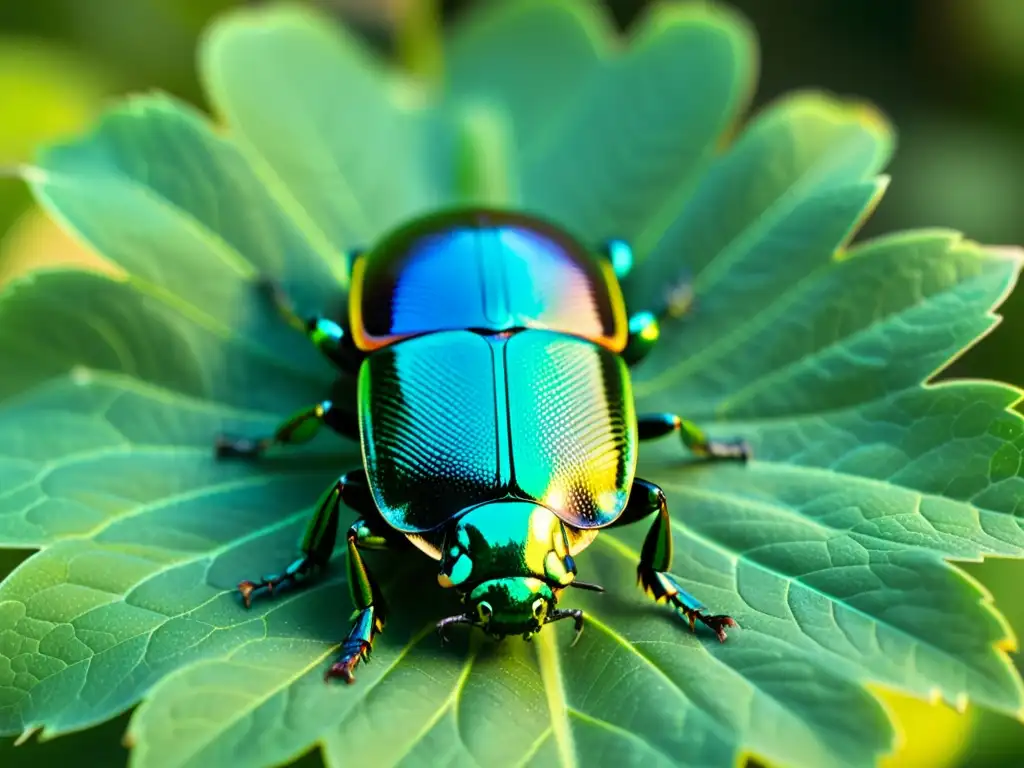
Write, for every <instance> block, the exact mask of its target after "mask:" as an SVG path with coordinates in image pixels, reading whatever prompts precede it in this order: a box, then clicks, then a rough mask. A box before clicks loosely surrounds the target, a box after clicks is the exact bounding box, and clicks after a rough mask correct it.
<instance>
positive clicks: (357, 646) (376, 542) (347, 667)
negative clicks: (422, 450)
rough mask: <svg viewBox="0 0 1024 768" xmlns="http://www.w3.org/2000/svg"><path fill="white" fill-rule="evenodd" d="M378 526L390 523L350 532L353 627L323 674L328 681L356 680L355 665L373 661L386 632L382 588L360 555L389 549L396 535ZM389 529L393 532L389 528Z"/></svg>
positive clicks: (362, 525) (375, 522)
mask: <svg viewBox="0 0 1024 768" xmlns="http://www.w3.org/2000/svg"><path fill="white" fill-rule="evenodd" d="M379 526H384V528H387V524H386V523H384V522H383V521H382V520H380V519H379V518H376V519H374V518H370V519H368V520H357V521H356V522H355V523H354V524H353V525H352V527H351V528H349V530H348V586H349V592H350V594H351V596H352V604H353V605H354V606H355V611H354V612H353V614H352V617H351V618H352V628H351V629H350V630H349V633H348V635H347V636H346V637H345V640H344V642H342V644H341V653H340V654H339V655H338V659H337V661H335V662H334V664H332V665H331V666H330V668H329V669H328V670H327V673H326V674H325V675H324V679H325V680H330V679H331V678H335V677H340V678H341V679H343V680H344V681H345V682H346V683H349V684H351V683H354V682H355V681H356V678H355V675H354V674H353V672H354V670H355V668H356V665H357V664H358V663H359V662H360V661H363V662H366V661H369V660H370V654H371V653H372V651H373V640H374V638H376V637H377V635H378V634H380V633H381V632H383V631H384V624H385V622H386V620H387V605H386V604H385V602H384V597H383V595H381V592H380V587H379V586H378V585H377V581H376V580H375V579H374V577H373V574H372V573H370V569H369V568H368V567H367V565H366V563H365V562H364V561H363V558H362V555H360V553H359V550H360V549H388V548H389V546H390V544H391V540H392V538H393V536H389V535H388V532H387V531H384V530H382V529H380V527H379ZM389 530H390V529H389Z"/></svg>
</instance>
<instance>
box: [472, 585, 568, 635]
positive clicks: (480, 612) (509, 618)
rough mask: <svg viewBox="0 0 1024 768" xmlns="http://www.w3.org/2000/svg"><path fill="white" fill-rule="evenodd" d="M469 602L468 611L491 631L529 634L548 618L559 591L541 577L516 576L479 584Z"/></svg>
mask: <svg viewBox="0 0 1024 768" xmlns="http://www.w3.org/2000/svg"><path fill="white" fill-rule="evenodd" d="M466 604H467V605H468V606H469V611H468V612H467V613H468V615H470V616H474V617H475V622H476V623H478V624H479V625H480V626H481V627H482V628H483V630H484V631H485V632H487V633H488V634H489V635H495V636H496V637H504V636H505V635H523V636H525V637H529V636H530V635H532V634H533V633H535V632H537V631H538V630H539V629H540V628H541V626H542V625H543V624H544V622H545V621H546V620H547V617H548V613H549V612H550V611H551V609H552V608H553V607H554V604H555V595H554V593H553V592H552V591H551V587H549V586H548V585H547V584H545V583H544V582H543V581H541V580H540V579H535V578H532V577H528V576H512V577H508V578H504V579H491V580H490V581H485V582H483V583H482V584H479V585H477V586H476V588H475V589H473V591H472V592H470V593H469V594H468V595H467V596H466Z"/></svg>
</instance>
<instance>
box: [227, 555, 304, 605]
mask: <svg viewBox="0 0 1024 768" xmlns="http://www.w3.org/2000/svg"><path fill="white" fill-rule="evenodd" d="M314 565H315V563H314V562H313V561H312V560H311V559H309V558H306V557H304V558H301V559H299V560H296V561H295V562H293V563H292V564H291V565H289V566H288V568H286V569H285V571H284V573H281V574H278V575H276V576H264V577H263V578H262V579H260V580H259V581H249V580H248V579H246V580H244V581H240V582H239V583H238V591H239V593H240V594H241V595H242V602H243V603H245V607H246V608H251V607H252V598H253V595H254V594H256V593H257V592H259V591H261V590H266V592H267V593H268V594H271V595H273V594H274V590H275V589H277V588H278V587H280V586H284V585H286V584H290V583H291V582H293V581H298V580H299V579H300V578H301V577H303V576H305V575H306V574H307V573H309V572H310V571H312V570H313V567H314Z"/></svg>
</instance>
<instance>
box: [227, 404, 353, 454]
mask: <svg viewBox="0 0 1024 768" xmlns="http://www.w3.org/2000/svg"><path fill="white" fill-rule="evenodd" d="M324 424H326V425H327V426H329V427H331V428H332V429H333V430H335V431H336V432H338V433H340V434H342V435H344V436H345V437H347V438H349V439H352V440H358V439H359V422H358V421H357V420H356V418H355V416H354V415H353V414H352V413H351V412H348V411H345V410H344V409H342V408H338V407H337V406H336V405H334V403H332V402H331V401H330V400H324V401H323V402H321V403H317V404H316V405H312V406H310V407H308V408H303V409H302V410H301V411H298V412H297V413H294V414H292V415H291V416H290V417H288V418H287V419H286V420H285V421H284V422H282V424H281V425H280V426H279V427H278V428H277V429H276V430H275V431H274V434H273V435H270V436H269V437H260V438H245V437H238V438H232V437H226V436H224V435H220V436H218V437H217V439H216V442H215V451H216V454H217V456H218V457H219V458H229V457H230V458H236V457H241V458H254V457H256V456H261V455H262V454H263V453H264V452H265V451H266V450H267V449H268V448H270V447H271V446H273V445H300V444H302V443H308V442H309V441H310V440H312V439H313V438H314V437H315V436H316V434H317V433H318V432H319V431H320V427H322V426H323V425H324Z"/></svg>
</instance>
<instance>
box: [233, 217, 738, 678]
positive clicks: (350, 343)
mask: <svg viewBox="0 0 1024 768" xmlns="http://www.w3.org/2000/svg"><path fill="white" fill-rule="evenodd" d="M632 266H633V254H632V250H631V248H630V246H629V245H628V243H626V242H625V241H622V240H610V241H608V242H607V243H605V244H604V245H602V246H600V247H596V248H590V247H587V246H585V245H584V243H583V242H582V241H580V240H578V239H577V238H575V237H574V236H573V235H571V234H569V233H568V232H566V231H565V230H563V229H562V228H560V227H559V226H557V225H555V224H554V223H552V222H549V221H547V220H544V219H542V218H540V217H537V216H534V215H527V214H525V213H521V212H515V211H507V210H499V209H486V208H460V209H453V210H447V211H441V212H436V213H433V214H429V215H425V216H422V217H420V218H418V219H415V220H413V221H411V222H409V223H407V224H405V225H404V226H401V227H399V228H397V229H395V230H393V231H392V232H390V233H389V234H387V235H385V236H384V237H383V238H381V240H380V241H379V242H377V243H376V244H375V245H374V246H373V247H372V248H370V249H368V250H365V251H355V252H353V253H352V254H351V256H350V259H349V267H350V278H351V279H350V290H349V295H348V301H347V304H348V313H347V314H348V317H347V318H342V319H341V320H340V321H339V320H335V319H331V318H330V317H325V316H311V317H309V318H308V319H303V318H300V316H299V315H298V314H297V313H296V311H295V309H294V307H293V306H292V305H291V303H290V301H289V299H288V297H287V296H286V294H285V293H284V291H283V289H282V288H281V287H280V286H278V285H276V284H275V283H273V282H270V281H264V282H263V283H262V284H263V286H264V287H265V288H266V290H267V292H268V294H269V296H270V298H271V299H272V302H273V303H274V304H275V305H276V307H277V309H278V310H279V311H280V313H281V314H282V315H283V316H284V317H285V318H286V319H287V320H288V321H289V322H290V323H291V324H292V325H294V326H295V327H296V328H298V329H300V330H302V331H303V332H304V333H305V334H306V335H307V336H308V338H309V339H310V340H311V341H312V343H313V344H314V345H316V347H317V348H318V349H319V350H320V351H321V352H322V353H323V354H325V355H326V356H327V357H328V358H329V359H330V360H331V361H332V362H333V363H334V364H335V365H336V367H337V368H338V369H339V370H340V373H341V376H343V377H344V376H354V377H356V381H357V396H356V402H355V403H339V402H333V401H330V400H325V401H323V402H320V403H317V404H315V405H313V406H311V407H308V408H305V409H303V410H301V411H299V412H298V413H296V414H295V415H293V416H292V417H290V418H289V419H287V420H286V421H285V422H284V423H282V424H281V425H280V427H279V428H278V429H277V430H276V431H275V432H274V433H273V434H272V435H270V436H268V437H265V438H260V439H247V438H230V437H224V436H221V437H219V438H218V439H217V455H218V456H220V457H222V458H226V457H249V458H252V457H256V456H259V455H261V454H263V453H264V452H265V451H266V450H268V449H269V448H271V447H272V446H275V445H291V444H299V443H304V442H307V441H308V440H310V439H311V438H312V437H313V436H314V435H315V434H316V433H317V432H318V431H319V430H320V428H321V427H322V426H323V425H326V426H327V427H329V428H332V429H333V430H335V431H337V432H339V433H340V434H342V435H343V436H346V437H349V438H351V439H353V440H359V441H360V443H361V448H362V458H363V466H362V467H361V468H358V469H354V470H352V471H349V472H347V473H346V474H344V475H342V476H341V477H340V478H339V479H338V480H337V481H336V482H335V483H334V484H333V485H332V486H331V487H330V488H329V489H328V490H327V491H326V492H325V493H324V494H323V496H322V497H321V499H320V501H319V503H318V504H317V507H316V512H315V514H314V515H313V518H312V520H311V521H310V523H309V525H308V527H307V529H306V533H305V535H304V537H303V540H302V545H301V555H300V556H299V558H298V559H296V560H295V561H294V562H292V563H291V564H290V565H289V566H287V567H286V568H285V569H284V570H283V571H282V572H281V573H279V574H276V575H271V576H265V577H263V578H262V579H260V580H258V581H249V580H245V581H242V582H241V583H240V584H239V585H238V589H239V591H240V592H241V595H242V597H243V600H244V603H245V605H246V607H249V606H251V601H252V597H253V595H254V594H255V593H257V592H263V591H269V592H273V590H274V589H275V588H276V587H279V586H281V585H283V584H287V583H290V582H296V581H301V580H304V579H306V578H307V577H310V576H313V575H314V574H316V573H318V572H321V571H323V570H324V569H325V568H326V567H327V565H328V561H329V559H330V557H331V554H332V552H333V551H334V548H335V543H336V537H337V531H338V524H339V513H340V508H341V506H342V505H344V506H346V507H348V508H350V509H351V510H353V511H354V512H355V513H356V514H358V515H359V518H358V519H357V520H356V521H355V522H354V523H353V524H352V525H351V526H350V527H349V529H348V532H347V536H346V541H347V570H348V583H349V587H350V591H351V597H352V601H353V603H354V606H355V612H354V613H353V620H352V625H351V629H350V631H349V633H348V635H347V637H346V638H345V639H344V641H343V643H342V644H341V652H340V655H339V657H338V659H337V661H336V662H335V663H334V664H333V665H332V666H331V667H330V668H329V669H328V670H327V673H326V679H328V680H329V679H330V678H334V677H340V678H342V679H344V680H345V681H346V682H349V683H351V682H353V681H354V680H355V677H354V670H355V668H356V665H357V664H358V663H359V662H360V661H361V660H364V661H365V660H368V659H369V656H370V653H371V651H372V645H373V642H374V639H375V637H376V636H377V634H378V633H379V632H381V631H382V630H383V628H384V624H385V621H386V606H385V603H384V599H383V596H382V595H381V592H380V589H379V587H378V585H377V581H376V580H375V579H374V576H373V575H372V573H371V572H370V569H369V568H368V567H367V565H366V563H365V562H364V560H363V557H362V554H361V551H362V550H375V549H400V548H406V549H408V550H410V551H414V550H412V548H413V547H415V548H416V549H418V550H419V551H420V552H422V553H423V554H425V555H427V556H429V557H431V558H433V559H434V560H436V561H438V563H439V573H438V582H439V583H440V585H441V586H442V587H450V588H454V589H456V590H457V592H458V594H459V595H460V596H461V598H462V601H463V604H464V605H465V606H466V609H467V610H466V612H465V613H463V614H459V615H456V616H450V617H448V618H445V619H442V620H441V621H439V622H438V624H437V628H438V632H439V634H440V635H441V638H442V641H443V640H444V639H445V632H446V628H448V627H449V626H450V625H453V624H469V625H473V626H477V627H481V628H482V629H483V630H484V631H485V632H486V633H487V634H489V635H491V636H494V637H497V638H501V637H504V636H506V635H512V634H520V635H523V636H524V637H527V638H529V637H531V636H532V635H533V634H534V633H536V632H538V631H539V630H540V629H541V627H542V626H543V625H545V624H549V623H551V622H554V621H560V620H562V619H569V618H571V619H573V621H574V623H575V630H576V635H575V639H574V641H573V642H574V643H575V640H576V639H578V638H579V633H580V632H581V631H582V628H583V612H582V611H581V610H579V609H562V608H559V607H557V604H558V601H559V597H560V595H561V594H562V592H563V591H564V590H565V589H566V588H567V587H578V588H584V589H592V590H597V591H602V590H603V588H602V587H599V586H597V585H594V584H589V583H586V582H583V581H579V580H577V579H576V575H577V567H576V556H577V555H578V554H579V553H580V552H581V551H582V550H583V549H585V548H586V547H587V546H588V545H589V544H590V543H591V542H592V541H593V540H594V538H595V537H596V536H597V535H598V532H599V531H600V530H601V529H604V528H612V527H615V526H620V525H626V524H629V523H633V522H636V521H639V520H641V519H643V518H645V517H648V516H651V515H653V516H654V522H653V524H652V525H651V527H650V530H649V532H648V534H647V537H646V539H645V541H644V544H643V547H642V551H641V554H640V562H639V564H638V566H637V575H638V579H639V583H640V585H641V586H642V588H643V589H644V590H645V591H646V592H647V594H648V595H650V596H651V597H653V598H654V600H655V601H657V602H663V601H664V602H667V603H669V604H670V605H671V606H673V607H674V608H675V609H676V610H677V611H678V612H680V613H681V614H682V615H683V616H684V617H685V618H687V619H688V621H689V624H690V628H691V630H692V629H694V626H695V622H697V621H699V622H701V623H703V624H704V625H706V626H708V627H709V628H710V629H711V630H712V631H713V632H714V633H715V634H716V635H717V636H718V639H719V640H720V641H723V642H724V641H725V639H726V631H725V630H726V628H727V627H732V626H736V623H735V621H734V620H733V619H732V618H730V617H729V616H724V615H709V614H708V613H707V612H706V610H705V608H704V606H703V605H701V603H700V602H698V601H697V599H696V598H694V597H693V596H692V595H690V594H689V593H687V592H686V590H684V589H683V588H682V586H680V584H679V582H678V581H677V580H676V579H675V578H674V577H673V576H672V575H671V574H670V573H669V570H670V568H671V564H672V537H671V530H670V526H669V512H668V506H667V503H666V499H665V494H664V492H663V491H662V490H661V489H660V488H659V487H658V486H656V485H655V484H653V483H650V482H648V481H646V480H643V479H640V478H637V477H635V469H636V463H637V445H638V443H639V442H640V441H644V440H649V439H653V438H657V437H663V436H666V435H669V434H671V433H678V434H679V435H680V436H681V438H682V442H683V443H684V445H685V446H686V447H687V448H688V449H689V450H690V451H691V452H692V453H693V454H695V455H696V456H698V457H701V458H703V459H731V460H741V461H746V459H747V457H748V448H747V446H746V444H745V443H744V442H742V441H740V440H725V441H714V440H710V439H709V438H708V437H707V436H706V435H705V434H704V432H702V431H701V429H700V428H699V427H697V426H696V425H695V424H693V423H692V422H690V421H688V420H686V419H684V418H682V417H680V416H678V415H676V414H672V413H653V414H645V415H637V413H636V411H635V406H634V402H633V394H632V390H631V384H630V376H629V366H631V365H634V364H636V363H638V362H639V361H640V360H641V359H643V357H644V356H645V355H646V354H647V353H648V352H649V351H650V350H651V348H652V347H653V346H654V344H655V342H656V341H657V339H658V336H659V328H660V322H661V321H663V320H665V319H666V317H670V316H674V315H678V314H680V312H679V309H680V306H679V304H680V302H679V301H678V298H679V295H680V294H679V292H678V291H677V292H676V296H675V299H669V300H667V301H666V305H665V306H664V307H662V308H660V309H659V311H657V312H653V311H643V312H639V313H636V314H634V315H632V316H627V314H626V305H625V299H624V295H623V291H622V287H621V284H620V280H622V279H623V278H625V277H626V276H627V275H628V274H629V272H630V270H631V268H632Z"/></svg>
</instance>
